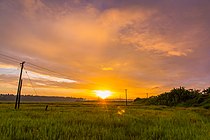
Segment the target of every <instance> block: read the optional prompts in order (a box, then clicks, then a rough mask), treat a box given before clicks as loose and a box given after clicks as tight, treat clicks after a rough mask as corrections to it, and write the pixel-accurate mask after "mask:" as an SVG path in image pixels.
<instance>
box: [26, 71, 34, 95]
mask: <svg viewBox="0 0 210 140" xmlns="http://www.w3.org/2000/svg"><path fill="white" fill-rule="evenodd" d="M24 71H25V73H26V75H27V76H28V79H29V81H30V84H31V87H32V88H33V90H34V92H35V94H36V95H37V92H36V89H35V87H34V85H33V83H32V81H31V78H30V76H29V75H28V72H27V71H26V70H25V69H24Z"/></svg>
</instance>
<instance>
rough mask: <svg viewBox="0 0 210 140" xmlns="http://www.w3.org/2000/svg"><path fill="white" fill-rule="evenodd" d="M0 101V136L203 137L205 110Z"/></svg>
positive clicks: (209, 123) (209, 126)
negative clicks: (15, 108) (16, 104)
mask: <svg viewBox="0 0 210 140" xmlns="http://www.w3.org/2000/svg"><path fill="white" fill-rule="evenodd" d="M45 106H46V104H43V103H28V104H21V109H20V110H14V109H13V108H14V104H6V103H1V104H0V139H2V140H6V139H37V140H40V139H45V140H47V139H49V140H57V139H61V140H63V139H71V140H72V139H78V140H82V139H106V140H111V139H139V140H144V139H145V140H157V139H163V140H194V139H196V140H197V139H200V140H207V139H209V138H210V110H207V109H203V108H168V107H161V106H159V107H158V106H136V105H133V104H131V105H130V106H128V107H125V106H123V105H122V104H121V105H120V104H118V103H97V102H91V103H88V102H82V103H51V104H49V108H48V111H44V109H45Z"/></svg>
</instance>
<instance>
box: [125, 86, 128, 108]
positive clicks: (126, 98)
mask: <svg viewBox="0 0 210 140" xmlns="http://www.w3.org/2000/svg"><path fill="white" fill-rule="evenodd" d="M127 91H128V90H127V89H125V105H126V106H127V105H128V94H127Z"/></svg>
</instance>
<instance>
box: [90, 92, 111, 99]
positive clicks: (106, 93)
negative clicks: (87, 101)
mask: <svg viewBox="0 0 210 140" xmlns="http://www.w3.org/2000/svg"><path fill="white" fill-rule="evenodd" d="M94 92H95V93H96V95H97V96H98V97H100V98H102V99H105V98H107V97H109V96H110V95H111V94H112V92H111V91H109V90H94Z"/></svg>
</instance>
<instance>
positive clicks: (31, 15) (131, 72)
mask: <svg viewBox="0 0 210 140" xmlns="http://www.w3.org/2000/svg"><path fill="white" fill-rule="evenodd" d="M209 7H210V2H209V1H208V0H177V1H174V0H160V1H157V0H150V1H148V0H129V1H128V0H121V1H118V0H104V1H102V0H93V1H88V0H15V1H14V0H1V1H0V54H4V55H7V56H11V57H13V58H15V59H16V60H17V61H19V62H21V61H26V64H25V69H26V71H27V72H28V75H29V76H30V78H31V80H32V82H33V86H34V87H35V89H36V92H37V94H38V95H56V96H75V97H85V98H95V97H96V96H95V93H94V90H102V89H103V90H111V91H112V92H113V95H112V96H111V98H119V97H123V96H124V89H128V93H129V98H132V99H134V98H136V97H146V93H149V94H150V95H157V94H160V93H162V92H164V91H168V90H170V89H171V88H173V87H179V86H185V87H186V88H206V87H208V86H209V82H210V77H209V75H210V71H209V70H210V65H209V59H210V57H209V55H210V47H209V44H210V40H209V37H210V32H209V30H210V28H209V25H210V14H209V12H210V9H209ZM0 62H1V63H0V92H1V93H15V91H16V88H17V82H18V75H19V70H20V69H17V68H19V64H18V63H16V62H12V61H9V60H6V59H5V57H3V56H0ZM28 62H29V63H32V64H35V65H38V66H41V67H44V68H47V69H50V70H52V71H56V72H58V73H60V74H62V75H59V74H55V73H52V72H49V71H44V70H43V69H42V70H41V69H37V68H36V67H33V66H31V65H30V64H29V63H28ZM23 78H24V87H23V94H35V93H34V90H33V89H32V88H31V84H30V81H29V80H28V77H27V74H26V73H25V72H24V75H23Z"/></svg>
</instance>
